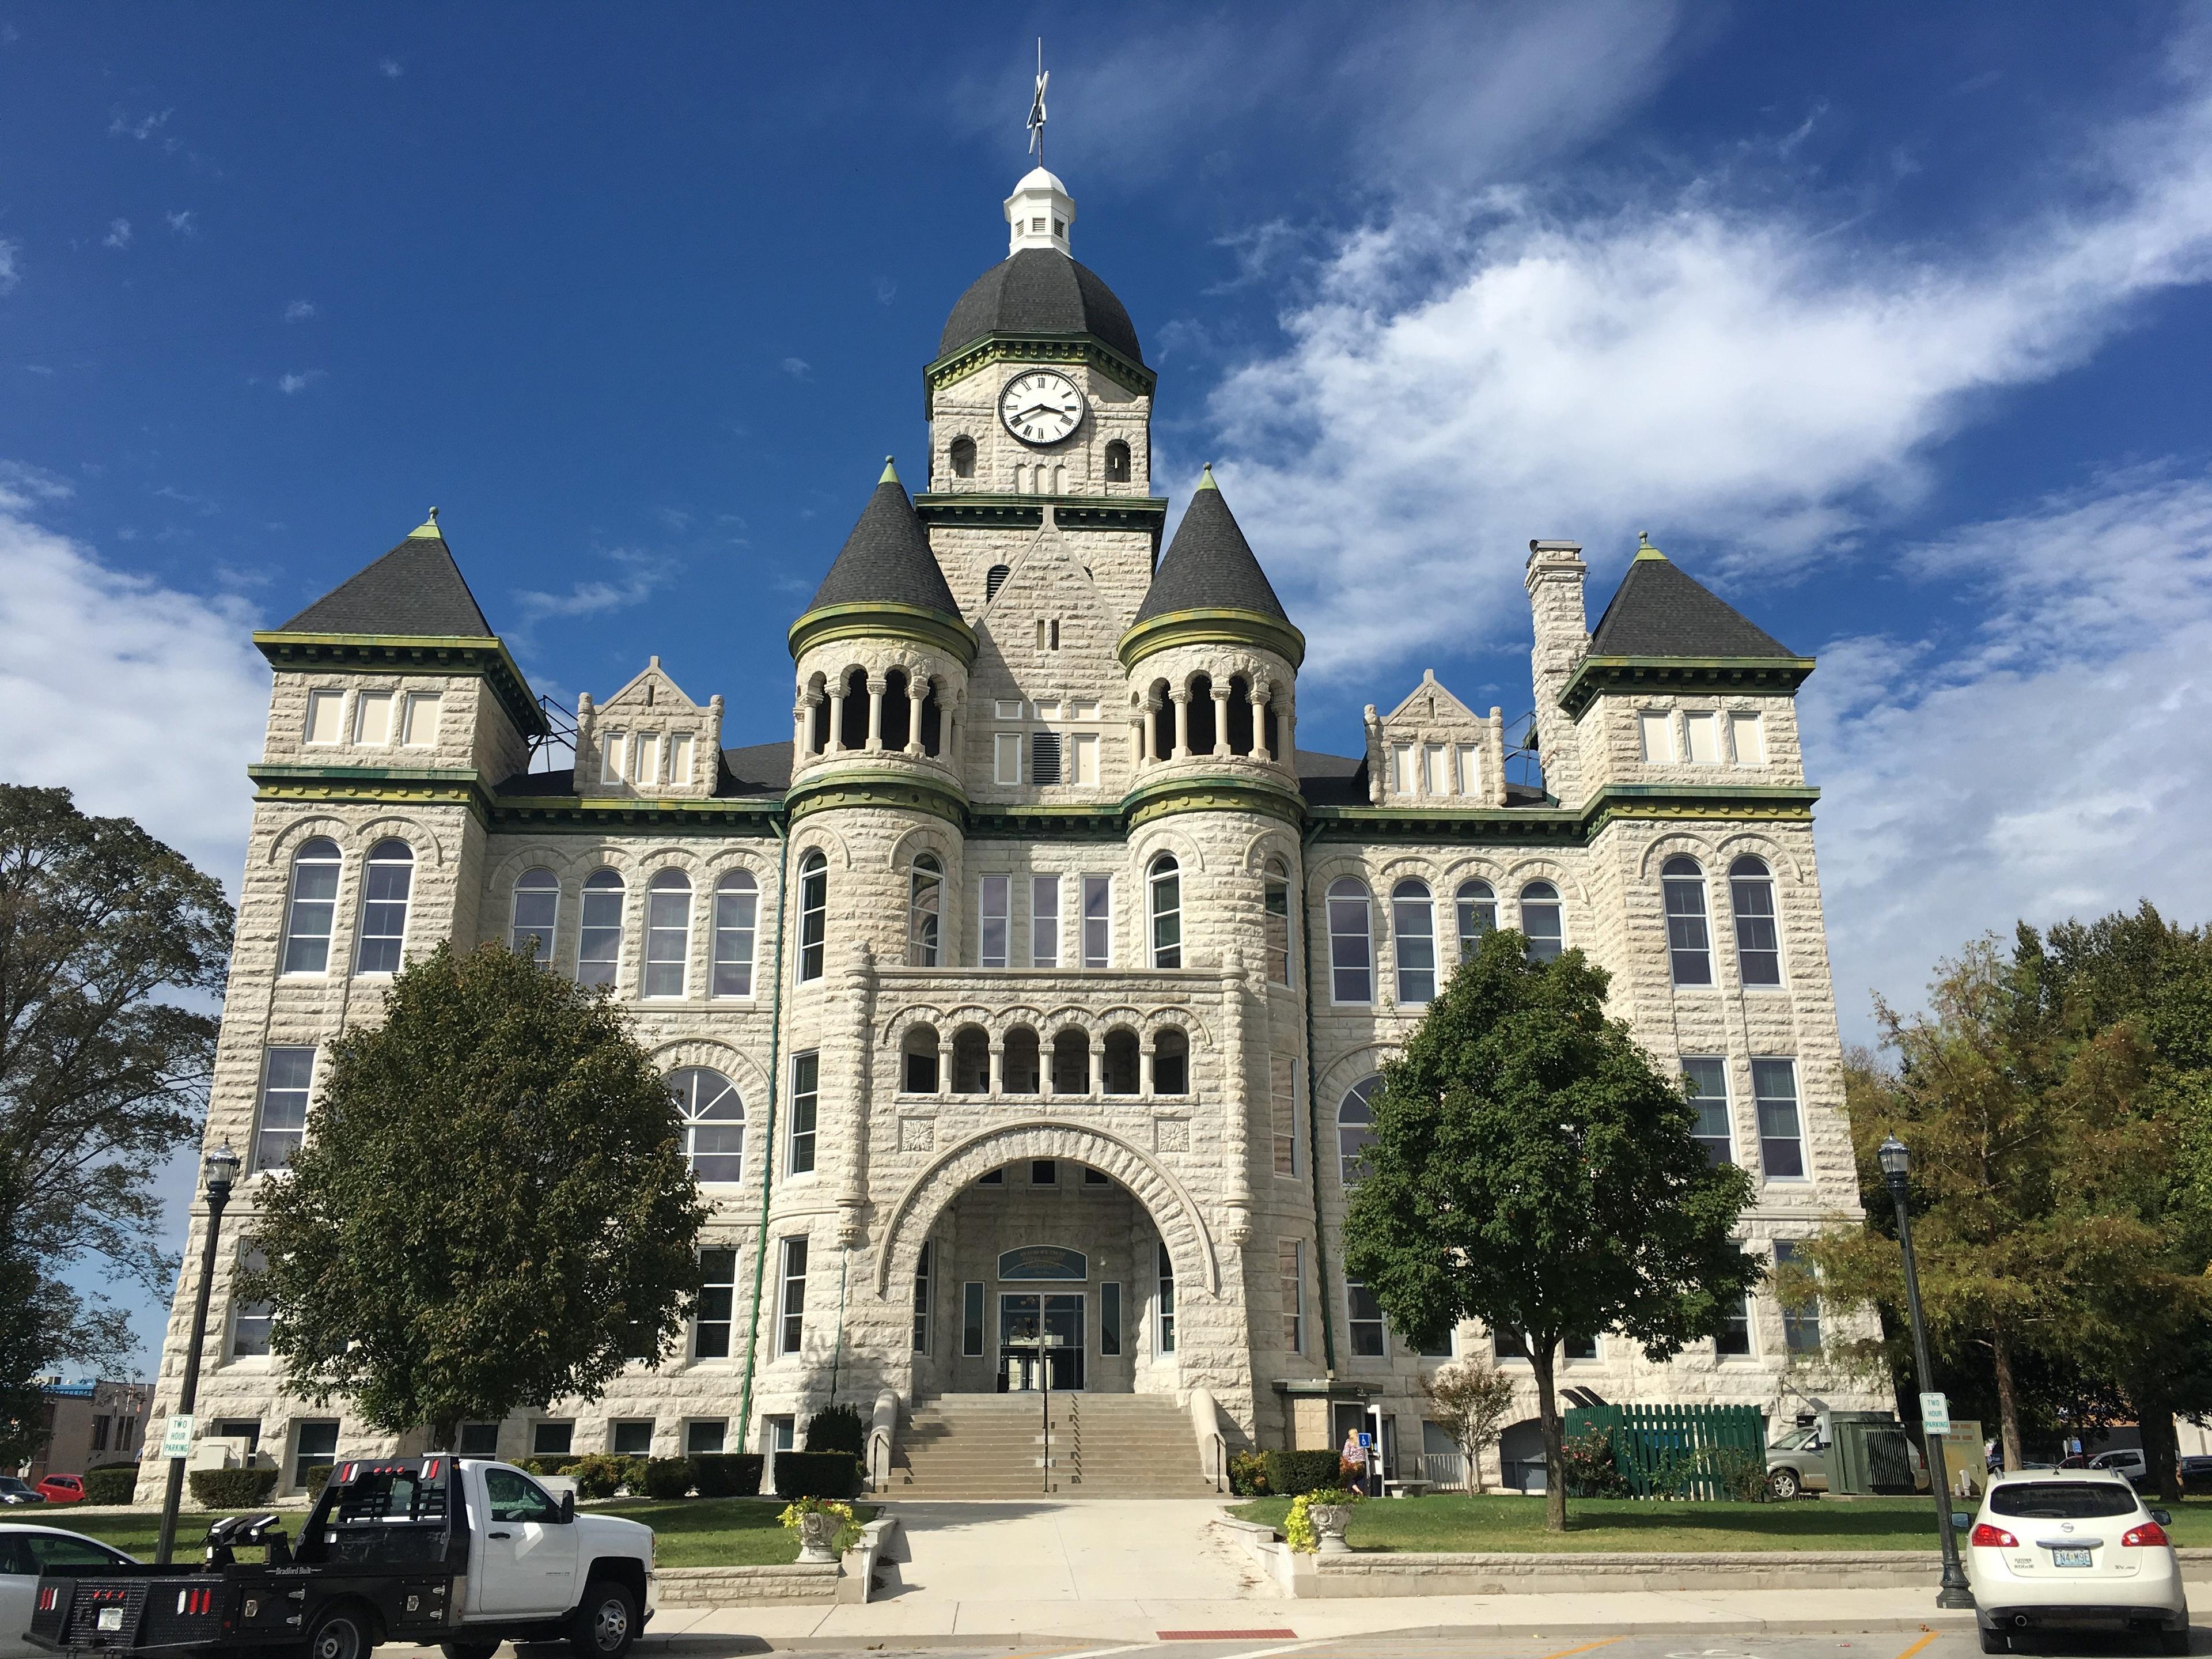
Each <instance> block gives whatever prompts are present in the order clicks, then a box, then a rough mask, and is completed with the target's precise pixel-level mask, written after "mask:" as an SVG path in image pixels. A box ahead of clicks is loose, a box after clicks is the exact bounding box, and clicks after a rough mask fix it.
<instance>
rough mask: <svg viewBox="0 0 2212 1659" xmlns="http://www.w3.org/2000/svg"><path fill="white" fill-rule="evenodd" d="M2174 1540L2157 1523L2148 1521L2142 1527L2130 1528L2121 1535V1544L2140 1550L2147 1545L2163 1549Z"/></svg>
mask: <svg viewBox="0 0 2212 1659" xmlns="http://www.w3.org/2000/svg"><path fill="white" fill-rule="evenodd" d="M2120 1542H2121V1543H2122V1544H2123V1545H2124V1546H2127V1547H2132V1548H2137V1549H2140V1548H2142V1547H2144V1546H2146V1545H2148V1546H2152V1547H2156V1548H2159V1549H2163V1548H2165V1547H2166V1546H2167V1545H2168V1544H2170V1543H2172V1539H2170V1538H2168V1537H2167V1536H2166V1528H2164V1527H2161V1526H2160V1525H2159V1524H2158V1522H2155V1521H2146V1522H2143V1523H2142V1525H2141V1526H2140V1527H2130V1528H2128V1529H2127V1530H2126V1531H2125V1532H2124V1533H2122V1534H2120Z"/></svg>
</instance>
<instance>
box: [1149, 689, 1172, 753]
mask: <svg viewBox="0 0 2212 1659" xmlns="http://www.w3.org/2000/svg"><path fill="white" fill-rule="evenodd" d="M1150 696H1151V699H1152V758H1153V759H1154V760H1165V759H1167V757H1169V756H1170V755H1172V754H1174V753H1175V702H1174V700H1173V699H1172V698H1170V696H1168V683H1167V682H1166V681H1165V680H1154V681H1153V682H1152V691H1151V693H1150Z"/></svg>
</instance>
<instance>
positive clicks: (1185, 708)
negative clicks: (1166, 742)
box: [1168, 685, 1190, 760]
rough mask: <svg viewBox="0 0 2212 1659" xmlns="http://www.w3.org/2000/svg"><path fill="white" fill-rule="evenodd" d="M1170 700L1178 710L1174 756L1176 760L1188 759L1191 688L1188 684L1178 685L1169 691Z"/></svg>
mask: <svg viewBox="0 0 2212 1659" xmlns="http://www.w3.org/2000/svg"><path fill="white" fill-rule="evenodd" d="M1168 701H1169V702H1172V703H1173V704H1175V711H1176V716H1175V720H1176V740H1175V753H1174V755H1173V757H1172V758H1174V759H1176V760H1188V759H1189V758H1190V691H1189V689H1188V687H1186V686H1181V685H1178V686H1176V688H1175V689H1174V690H1171V691H1170V692H1169V693H1168Z"/></svg>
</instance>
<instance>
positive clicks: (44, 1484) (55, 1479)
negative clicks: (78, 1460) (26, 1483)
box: [39, 1474, 84, 1504]
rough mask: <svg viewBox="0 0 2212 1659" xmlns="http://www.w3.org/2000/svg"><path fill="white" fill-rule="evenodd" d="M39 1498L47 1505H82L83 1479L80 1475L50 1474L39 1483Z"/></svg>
mask: <svg viewBox="0 0 2212 1659" xmlns="http://www.w3.org/2000/svg"><path fill="white" fill-rule="evenodd" d="M39 1496H40V1497H41V1498H45V1499H46V1502H48V1503H49V1504H82V1502H84V1477H83V1476H82V1475H81V1474H50V1475H48V1476H47V1477H46V1479H45V1480H41V1481H40V1482H39Z"/></svg>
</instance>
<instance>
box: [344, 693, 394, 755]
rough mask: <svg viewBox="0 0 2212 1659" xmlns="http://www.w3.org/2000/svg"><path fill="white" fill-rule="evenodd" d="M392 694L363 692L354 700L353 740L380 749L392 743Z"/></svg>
mask: <svg viewBox="0 0 2212 1659" xmlns="http://www.w3.org/2000/svg"><path fill="white" fill-rule="evenodd" d="M353 740H354V741H355V742H356V743H358V744H364V745H365V746H367V747H369V748H373V749H376V748H382V747H383V746H384V745H385V744H388V743H390V742H391V741H392V693H390V692H389V691H364V692H362V694H361V696H359V697H357V698H356V699H355V700H354V706H353Z"/></svg>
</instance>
